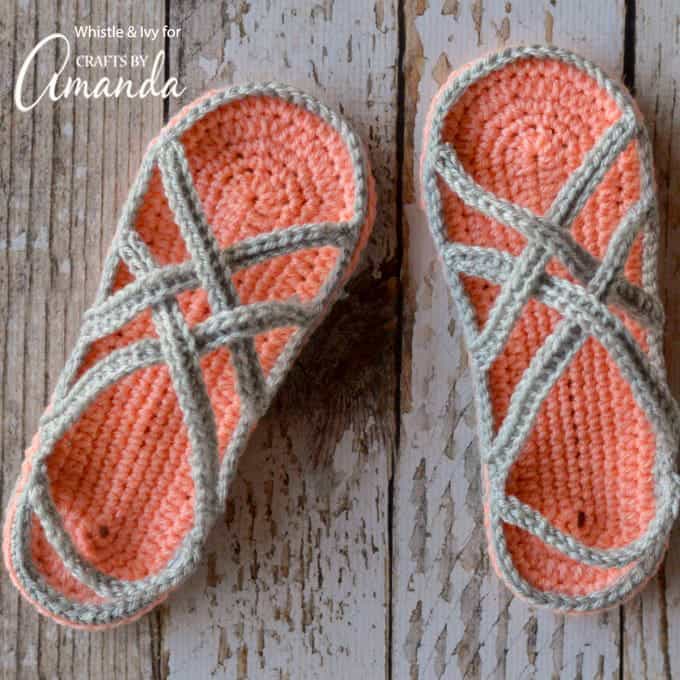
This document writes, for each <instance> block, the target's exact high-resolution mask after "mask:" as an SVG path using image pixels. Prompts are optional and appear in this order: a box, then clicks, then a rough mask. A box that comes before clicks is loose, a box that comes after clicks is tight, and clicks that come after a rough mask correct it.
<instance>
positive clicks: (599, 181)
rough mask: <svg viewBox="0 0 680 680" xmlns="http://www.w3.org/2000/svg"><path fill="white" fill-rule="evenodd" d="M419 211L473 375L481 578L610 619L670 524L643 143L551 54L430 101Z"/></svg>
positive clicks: (668, 413)
mask: <svg viewBox="0 0 680 680" xmlns="http://www.w3.org/2000/svg"><path fill="white" fill-rule="evenodd" d="M422 188H423V200H424V202H425V207H426V210H427V214H428V220H429V224H430V228H431V231H432V234H433V236H434V238H435V241H436V243H437V246H438V248H439V250H440V254H441V256H442V259H443V261H444V265H445V269H446V272H447V277H448V280H449V282H450V285H451V288H452V291H453V294H454V297H455V299H456V303H457V306H458V310H459V314H460V316H461V317H462V319H463V322H464V323H463V325H464V328H465V336H466V342H467V346H468V350H469V353H470V355H471V366H472V374H473V382H474V388H475V400H476V408H477V416H478V425H479V428H478V429H479V441H480V452H481V456H482V474H483V478H484V487H485V522H486V526H487V534H488V539H489V547H490V554H491V558H492V561H493V563H494V566H495V568H496V571H497V572H498V573H499V574H500V576H501V577H502V578H503V579H504V580H505V581H506V583H507V584H508V585H509V586H510V588H511V589H512V590H513V591H514V592H515V593H517V594H519V595H521V596H523V597H524V598H526V599H528V600H530V601H531V602H532V603H535V604H538V605H543V606H547V607H551V608H555V609H559V610H563V611H591V610H598V609H602V608H606V607H611V606H614V605H616V604H618V603H620V602H621V601H622V600H623V599H625V598H626V597H628V596H629V595H630V594H632V593H633V592H635V590H636V589H638V588H639V587H640V586H641V585H642V584H643V583H644V582H645V580H646V579H648V578H649V577H650V576H651V575H652V574H653V573H654V571H655V569H656V567H657V565H658V564H659V561H660V560H661V558H662V556H663V553H664V550H665V545H666V541H667V537H668V533H669V531H670V527H671V525H672V522H673V520H674V518H675V516H676V514H677V509H678V495H679V494H678V489H679V486H678V477H677V475H676V473H675V469H674V457H675V454H676V451H677V449H678V411H677V406H676V404H675V402H674V401H673V399H672V397H671V395H670V393H669V391H668V387H667V385H666V382H665V372H664V366H663V360H662V355H661V332H662V325H663V310H662V308H661V305H660V302H659V299H658V295H657V288H656V286H657V284H656V251H657V231H658V224H657V207H656V198H655V188H654V183H653V170H652V164H651V155H650V148H649V141H648V138H647V134H646V132H645V130H644V127H643V125H642V123H641V121H640V118H639V115H638V113H637V110H636V108H635V106H634V104H633V102H632V101H631V99H630V97H629V96H628V94H627V93H626V92H625V91H623V89H622V88H620V87H619V86H618V85H616V84H615V83H613V82H612V81H611V80H610V79H608V78H607V77H606V76H605V75H604V74H603V73H602V72H601V71H600V70H599V69H598V68H597V67H596V66H595V65H593V64H591V63H589V62H587V61H586V60H584V59H581V58H580V57H578V56H576V55H573V54H571V53H569V52H566V51H562V50H559V49H556V48H550V47H527V48H512V49H508V50H506V51H504V52H501V53H499V54H495V55H492V56H489V57H487V58H485V59H483V60H481V61H479V62H477V63H475V64H472V65H471V66H468V67H466V68H465V69H464V70H462V71H460V72H457V73H455V74H453V75H452V77H451V78H450V79H449V81H448V82H447V83H446V84H445V85H444V86H443V88H442V89H441V90H440V92H439V94H438V95H437V96H436V98H435V101H434V103H433V105H432V108H431V112H430V117H429V123H428V126H427V131H426V137H425V144H424V154H423V160H422Z"/></svg>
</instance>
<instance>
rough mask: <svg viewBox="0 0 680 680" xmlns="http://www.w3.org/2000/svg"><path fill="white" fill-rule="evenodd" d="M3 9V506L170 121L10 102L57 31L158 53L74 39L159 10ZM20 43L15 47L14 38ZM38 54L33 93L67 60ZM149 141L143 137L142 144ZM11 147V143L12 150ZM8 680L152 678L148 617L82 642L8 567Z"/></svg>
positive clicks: (116, 104) (124, 6) (155, 20)
mask: <svg viewBox="0 0 680 680" xmlns="http://www.w3.org/2000/svg"><path fill="white" fill-rule="evenodd" d="M87 5H88V3H76V2H61V3H52V2H39V3H37V5H36V4H35V3H29V2H17V3H16V4H15V3H6V10H5V8H3V12H2V13H1V14H2V18H1V19H0V20H1V21H2V22H3V23H2V36H3V37H2V48H1V49H2V50H3V57H2V66H1V67H0V68H2V69H3V72H2V88H3V92H5V93H7V95H8V96H3V98H2V102H1V104H0V106H2V112H1V116H0V117H1V120H2V122H1V123H0V125H2V139H3V146H2V150H0V155H1V156H2V166H1V167H2V174H1V178H2V181H1V183H0V190H1V191H2V200H1V201H0V205H2V211H3V214H2V218H1V219H0V222H1V223H2V230H3V233H2V234H1V235H0V243H1V247H0V250H1V251H2V252H1V253H0V261H1V262H2V264H1V265H0V277H1V280H2V284H1V287H2V290H3V295H2V299H3V302H2V312H1V314H0V315H1V318H2V319H3V325H2V330H0V343H2V348H3V359H2V362H1V363H2V368H1V369H0V370H2V371H3V374H2V381H0V382H1V385H2V387H0V391H1V393H2V394H1V397H0V398H1V403H2V471H3V477H2V495H3V498H2V502H3V505H4V504H5V503H6V501H7V498H8V496H9V494H10V492H11V488H12V486H13V484H14V481H15V479H16V476H17V473H18V469H19V464H20V461H21V459H22V457H23V450H24V448H25V446H26V445H27V444H28V442H29V441H30V438H31V437H32V435H33V432H34V431H35V428H36V425H37V422H38V418H39V417H40V414H41V412H42V410H43V408H44V406H45V405H46V402H47V399H48V397H49V394H50V391H51V390H52V388H53V386H54V383H55V382H56V379H57V377H58V375H59V372H60V370H61V368H62V366H63V364H64V361H65V359H66V357H67V356H68V353H69V352H70V349H71V347H72V345H73V342H74V340H75V337H76V334H77V331H78V328H79V327H80V323H81V316H82V312H83V311H84V309H85V308H86V307H87V305H88V304H89V303H90V302H91V300H92V297H93V294H94V289H95V287H96V285H97V283H98V280H99V272H100V268H101V263H102V259H103V256H104V254H105V252H106V249H107V247H108V244H109V243H110V240H111V236H112V234H113V230H114V229H115V224H116V220H117V213H118V210H119V208H120V205H121V203H122V200H123V198H124V196H125V195H126V193H127V189H128V186H129V182H130V180H131V179H132V176H133V174H134V172H136V168H137V166H138V164H139V161H140V159H141V155H142V153H143V150H144V147H145V145H146V143H147V142H148V139H149V138H150V136H151V133H152V131H155V130H157V129H158V128H159V127H160V125H161V123H162V103H161V102H160V101H159V100H154V99H146V100H130V99H128V98H120V99H109V100H101V99H100V100H87V99H85V98H83V97H78V98H75V99H66V100H61V101H59V102H56V103H53V102H50V101H48V100H46V99H44V100H43V101H42V102H41V103H40V104H39V105H38V106H37V107H36V108H35V109H34V110H33V111H32V112H31V113H21V112H20V111H18V110H17V109H15V107H14V102H13V98H12V97H11V96H10V95H11V92H12V89H13V85H14V80H15V78H16V75H17V72H18V70H19V68H20V66H21V64H22V62H23V60H24V58H25V56H26V55H27V53H28V52H29V51H30V49H31V48H32V47H33V46H34V45H35V44H36V43H37V41H38V40H39V39H41V38H42V37H44V36H46V35H49V34H51V33H53V32H55V31H59V32H61V33H63V34H64V35H66V36H67V37H68V38H69V39H70V40H71V45H72V54H73V55H75V54H96V55H100V54H116V53H127V52H128V51H130V52H132V51H135V52H138V53H154V54H155V52H156V50H157V49H158V48H159V47H160V48H162V42H161V44H160V46H159V45H155V44H152V43H151V42H150V41H144V42H143V43H142V42H141V41H137V43H136V44H130V41H129V40H127V39H125V40H121V41H116V40H86V39H79V40H76V39H75V35H74V30H73V29H74V26H75V25H79V24H82V25H87V24H92V25H111V24H116V25H122V26H128V25H129V24H134V25H139V24H144V25H147V26H162V25H163V23H164V4H163V3H162V2H155V3H137V2H134V1H133V0H124V1H123V2H118V3H108V4H106V3H92V5H91V6H87ZM14 35H16V39H15V38H14ZM54 45H55V43H51V46H50V47H46V48H45V49H44V51H42V52H41V54H40V57H39V59H38V62H37V72H36V73H33V72H29V81H28V87H27V92H28V93H29V94H30V93H31V91H39V90H38V88H39V89H42V87H44V86H45V84H46V83H47V80H48V78H49V76H50V75H51V74H52V73H54V72H55V69H56V67H57V66H58V65H59V64H61V63H62V60H63V59H64V56H65V53H64V50H63V47H61V49H60V50H59V51H58V52H57V51H56V50H55V47H54ZM69 75H71V76H76V75H77V76H80V77H84V78H88V79H89V80H90V81H92V82H94V81H96V80H97V79H98V78H100V77H102V76H104V75H108V76H110V77H112V78H117V77H118V76H119V75H123V76H125V75H129V77H130V78H131V79H132V81H133V82H135V83H141V81H142V79H143V78H144V77H145V75H146V74H144V73H142V72H141V71H140V70H131V69H115V70H105V69H92V70H88V69H76V68H75V63H74V61H73V57H72V60H71V62H70V63H69V65H68V66H67V68H66V69H65V71H64V77H67V76H69ZM142 131H144V132H146V133H147V134H146V135H145V136H143V135H142ZM6 140H7V141H6ZM0 593H1V596H2V600H1V601H2V617H0V618H1V620H2V623H1V624H0V631H1V633H0V634H1V636H2V637H1V639H2V642H1V643H0V644H1V653H0V664H1V674H2V677H8V678H10V677H11V678H14V677H27V678H34V677H38V676H42V677H57V676H59V677H64V678H68V677H74V678H75V677H84V676H87V677H92V678H110V677H113V676H112V673H114V674H115V677H130V678H148V677H151V676H152V675H153V674H154V665H155V664H156V659H155V658H154V650H157V649H158V648H159V645H158V642H157V638H158V630H157V625H156V621H155V619H154V618H148V619H145V620H143V621H141V622H140V623H138V624H134V625H131V626H129V627H127V628H125V629H119V630H116V631H112V632H108V633H98V634H88V633H82V632H74V631H70V630H67V629H65V628H62V627H60V626H57V625H55V624H53V623H51V622H49V621H48V620H47V619H44V618H42V617H39V616H38V615H37V614H36V613H35V612H34V611H33V609H32V608H31V607H29V606H27V605H26V604H25V603H24V602H23V601H21V600H20V599H19V597H18V595H17V593H16V591H15V590H14V588H13V587H12V586H11V585H10V584H9V579H8V578H7V576H6V574H5V573H4V570H3V575H2V586H1V590H0Z"/></svg>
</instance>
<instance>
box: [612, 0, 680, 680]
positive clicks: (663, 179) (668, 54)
mask: <svg viewBox="0 0 680 680" xmlns="http://www.w3.org/2000/svg"><path fill="white" fill-rule="evenodd" d="M679 28H680V7H679V6H678V5H677V3H667V2H662V3H654V4H653V5H651V4H649V3H644V2H640V1H639V0H638V2H637V3H636V21H635V29H636V30H635V32H636V41H635V53H634V58H635V59H634V73H633V75H634V84H635V94H636V99H637V101H638V103H639V105H640V109H641V111H642V114H643V116H644V118H645V122H646V123H647V127H648V129H649V132H650V135H651V137H652V140H653V143H654V161H655V165H656V176H657V186H658V191H659V205H660V209H661V210H660V213H661V244H660V253H661V256H660V259H659V266H660V281H661V293H662V297H663V301H664V307H665V309H666V319H667V320H666V342H665V345H666V347H665V349H666V360H667V365H668V374H669V380H670V385H671V389H672V390H673V392H674V394H675V396H676V398H677V397H678V395H679V394H680V363H679V362H678V356H679V352H680V302H679V301H678V296H677V290H678V285H680V244H679V243H678V238H677V235H675V234H674V231H675V230H677V225H678V221H679V220H680V166H679V165H678V161H679V159H680V140H679V139H678V135H677V130H678V129H679V127H680V104H679V103H678V101H677V99H678V94H679V93H678V73H680V33H679V32H678V31H679ZM678 574H680V533H678V531H677V529H676V531H675V532H674V534H673V536H672V539H671V543H670V549H669V552H668V554H667V556H666V561H665V564H664V566H663V567H662V569H661V570H660V572H659V575H658V576H657V577H656V578H654V579H653V580H652V582H651V583H650V584H649V585H648V586H647V588H646V589H645V590H644V592H643V593H642V594H641V595H639V596H638V597H636V598H635V599H634V600H633V601H632V602H631V603H630V604H628V605H627V606H626V607H625V609H624V623H625V625H624V647H623V650H624V655H623V676H624V677H625V678H629V679H631V680H633V679H634V678H641V677H645V678H673V677H677V676H678V674H680V649H679V648H678V644H677V642H678V640H679V639H680V580H678Z"/></svg>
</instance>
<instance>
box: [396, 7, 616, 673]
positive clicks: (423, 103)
mask: <svg viewBox="0 0 680 680" xmlns="http://www.w3.org/2000/svg"><path fill="white" fill-rule="evenodd" d="M405 8H406V13H405V31H406V52H405V60H404V79H405V87H406V97H405V101H406V109H405V126H406V129H405V158H404V167H403V173H404V187H405V191H404V193H405V196H404V200H405V205H404V222H405V224H406V230H405V237H404V238H405V257H404V261H405V264H404V270H403V271H404V276H403V279H404V280H403V285H404V328H403V347H404V351H403V356H402V367H403V372H402V375H403V379H402V390H401V393H402V404H401V409H402V415H401V438H400V449H399V455H398V459H397V465H396V467H395V481H394V489H395V491H394V508H395V516H394V527H395V540H394V545H395V551H394V554H393V565H392V569H393V574H394V578H393V603H394V613H395V616H394V621H393V631H394V633H393V638H392V663H393V669H394V671H393V672H394V677H397V678H414V679H415V678H458V677H460V678H488V677H507V678H526V677H538V678H544V677H550V676H553V677H560V676H561V677H566V678H570V677H614V676H617V675H618V672H619V656H620V634H619V615H618V613H617V612H616V611H614V612H612V613H608V614H602V615H599V616H590V617H576V618H565V617H563V616H555V615H553V614H551V613H548V612H544V611H540V610H535V609H533V608H531V607H528V606H527V605H526V604H524V603H523V602H522V601H520V600H518V599H516V598H513V597H512V596H511V595H510V594H509V592H508V591H507V590H506V589H505V587H504V586H502V585H501V584H500V583H499V581H498V579H497V577H496V576H495V574H494V573H493V570H492V569H491V568H490V566H489V561H488V557H487V551H486V540H485V536H484V529H483V519H482V508H481V498H480V488H479V463H478V451H477V446H476V441H475V436H474V412H473V406H472V403H471V402H472V395H471V386H470V379H469V374H468V370H467V363H466V358H465V352H464V350H463V347H462V337H461V329H460V327H459V325H458V323H457V320H456V314H455V312H454V310H453V308H452V304H451V300H450V297H449V294H448V291H447V286H446V284H445V283H444V280H443V276H442V272H441V270H440V267H439V264H438V263H437V258H436V256H435V252H434V248H433V246H432V244H431V240H430V238H429V237H428V236H429V235H428V230H427V223H426V220H425V217H424V215H423V213H422V211H421V209H420V208H419V207H418V205H417V204H416V193H417V186H416V184H417V182H416V175H417V167H418V162H419V161H418V159H419V155H420V148H421V141H420V138H421V135H422V130H423V125H424V122H425V117H426V114H427V109H428V106H429V102H430V101H431V99H432V97H433V96H434V94H435V92H436V91H437V89H438V88H439V87H440V86H441V85H442V84H443V82H444V81H445V79H446V77H447V76H448V74H449V72H450V71H451V69H452V68H458V67H460V66H462V65H463V64H465V63H467V62H469V61H470V60H472V59H474V58H475V57H477V56H480V55H482V54H484V53H486V52H489V51H491V50H494V49H498V48H500V47H502V46H504V45H506V44H510V43H512V44H517V43H536V42H546V41H552V42H554V43H556V44H558V45H560V46H563V47H567V48H571V49H573V50H576V51H578V52H580V53H582V54H584V55H585V56H587V57H590V58H591V59H594V60H595V61H597V62H598V63H600V64H601V65H602V66H603V67H604V68H606V69H607V70H608V71H609V72H610V73H611V74H613V75H615V76H617V77H619V78H620V77H621V74H622V70H623V41H624V5H623V3H622V2H604V3H590V2H586V1H583V2H571V3H564V2H556V3H550V2H538V1H535V0H524V1H517V0H516V1H515V2H512V3H509V2H506V3H504V2H479V1H475V2H465V1H461V2H450V1H446V0H445V1H443V2H441V1H432V2H427V3H426V2H420V3H406V5H405ZM586 16H587V18H588V19H587V21H584V17H586Z"/></svg>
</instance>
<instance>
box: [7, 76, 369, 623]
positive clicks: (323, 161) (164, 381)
mask: <svg viewBox="0 0 680 680" xmlns="http://www.w3.org/2000/svg"><path fill="white" fill-rule="evenodd" d="M374 213H375V197H374V190H373V180H372V177H371V175H370V170H369V167H368V161H367V158H366V156H365V154H364V151H363V147H362V145H361V143H360V141H359V139H358V138H357V136H356V135H355V134H354V132H352V130H351V129H350V127H349V125H348V124H347V123H346V122H345V121H344V120H343V119H342V118H341V117H340V116H338V115H337V114H335V113H334V112H332V111H330V110H329V109H327V108H326V107H325V106H323V105H321V104H320V103H319V102H317V101H316V100H314V99H313V98H311V97H309V96H307V95H304V94H302V93H300V92H297V91H295V90H292V89H289V88H287V87H285V86H279V85H252V86H244V87H235V88H232V89H228V90H225V91H220V92H213V93H209V94H208V95H206V96H205V97H203V98H202V99H200V100H198V101H197V102H195V103H194V104H192V105H191V106H190V107H188V108H186V109H184V110H183V111H182V112H181V113H180V114H179V115H178V116H177V117H176V118H174V119H173V120H172V121H171V123H170V124H169V125H168V126H167V127H166V128H165V129H164V130H163V131H162V133H161V134H160V136H159V137H158V138H157V139H156V140H154V141H153V142H152V144H151V145H150V147H149V149H148V151H147V152H146V155H145V157H144V159H143V161H142V166H141V170H140V172H139V174H138V176H137V179H136V180H135V182H134V185H133V187H132V189H131V192H130V196H129V198H128V200H127V203H126V204H125V206H124V208H123V213H122V217H121V220H120V223H119V225H118V230H117V233H116V236H115V239H114V243H113V246H112V249H111V252H110V254H109V256H108V258H107V260H106V262H105V265H104V273H103V277H102V283H101V286H100V289H99V292H98V294H97V298H96V301H95V303H94V306H93V307H92V308H91V309H90V310H89V311H88V312H87V313H86V315H85V318H84V323H83V328H82V331H81V334H80V337H79V340H78V342H77V345H76V348H75V350H74V352H73V354H72V356H71V357H70V359H69V361H68V363H67V365H66V367H65V369H64V371H63V373H62V375H61V377H60V379H59V382H58V385H57V387H56V390H55V393H54V396H53V398H52V401H51V405H50V407H49V408H48V410H47V412H46V414H45V415H44V417H43V419H42V420H41V423H40V428H39V431H38V434H37V435H36V437H35V439H34V441H33V444H32V446H31V447H30V449H29V451H28V452H27V457H26V460H25V462H24V465H23V469H22V474H21V478H20V480H19V482H18V484H17V488H16V490H15V493H14V495H13V498H12V500H11V502H10V505H9V509H8V513H7V519H6V523H5V533H4V554H5V561H6V564H7V567H8V570H9V572H10V574H11V577H12V580H13V581H14V583H15V585H16V586H17V587H18V588H19V590H20V591H21V593H22V594H23V595H24V596H25V597H26V598H27V599H28V600H29V601H30V602H31V603H32V604H33V605H34V606H35V607H36V608H38V609H39V610H40V611H41V612H42V613H43V614H45V615H47V616H49V617H51V618H53V619H55V620H57V621H58V622H60V623H65V624H68V625H71V626H76V627H90V628H91V627H106V626H109V625H113V624H116V623H121V622H123V621H129V620H132V619H134V618H137V617H138V616H140V615H141V614H143V613H144V612H145V611H148V610H149V609H151V608H152V607H153V606H155V605H156V604H157V603H158V602H160V601H161V600H162V599H164V598H165V597H166V596H167V594H168V592H169V591H170V590H171V589H173V588H175V587H176V586H177V585H178V584H179V583H180V582H181V581H182V580H183V579H185V578H186V577H187V576H188V575H189V574H190V573H191V572H192V571H193V570H194V568H195V567H196V565H197V563H198V561H199V559H200V557H201V554H202V548H203V545H204V542H205V539H206V536H207V534H208V531H209V530H210V528H211V526H212V525H213V523H214V521H215V519H216V518H217V516H218V515H219V514H220V513H221V511H222V509H223V507H224V502H225V498H226V493H227V488H228V485H229V481H230V477H231V476H232V473H233V471H234V469H235V462H236V460H237V458H238V455H239V453H240V452H241V451H242V450H243V448H244V446H245V443H246V439H247V436H248V434H249V432H250V431H251V429H252V428H253V426H254V424H255V423H256V421H257V419H258V418H259V417H260V416H261V415H262V414H263V413H264V411H265V410H266V408H267V406H268V404H269V402H270V401H271V399H272V397H273V395H274V393H275V392H276V390H277V388H278V386H279V384H280V383H281V381H282V379H283V377H284V376H285V375H286V373H287V372H288V369H289V368H290V366H291V364H292V363H293V361H294V359H295V356H296V354H297V352H298V350H299V349H300V347H301V346H302V344H303V343H304V341H305V340H306V339H307V337H308V336H309V335H310V333H311V331H312V330H313V328H314V327H315V326H316V325H317V324H318V323H319V321H320V319H321V318H322V317H323V315H324V314H325V312H326V311H327V310H328V308H329V306H330V305H331V304H332V302H333V301H334V299H335V298H336V296H337V295H338V293H339V292H340V289H341V287H342V285H343V284H344V282H345V280H346V279H347V277H348V275H349V274H350V273H351V271H352V270H353V268H354V267H355V265H356V263H357V259H358V255H359V253H360V252H361V250H362V249H363V247H364V245H365V244H366V241H367V238H368V234H369V232H370V228H371V226H372V223H373V219H374Z"/></svg>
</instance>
